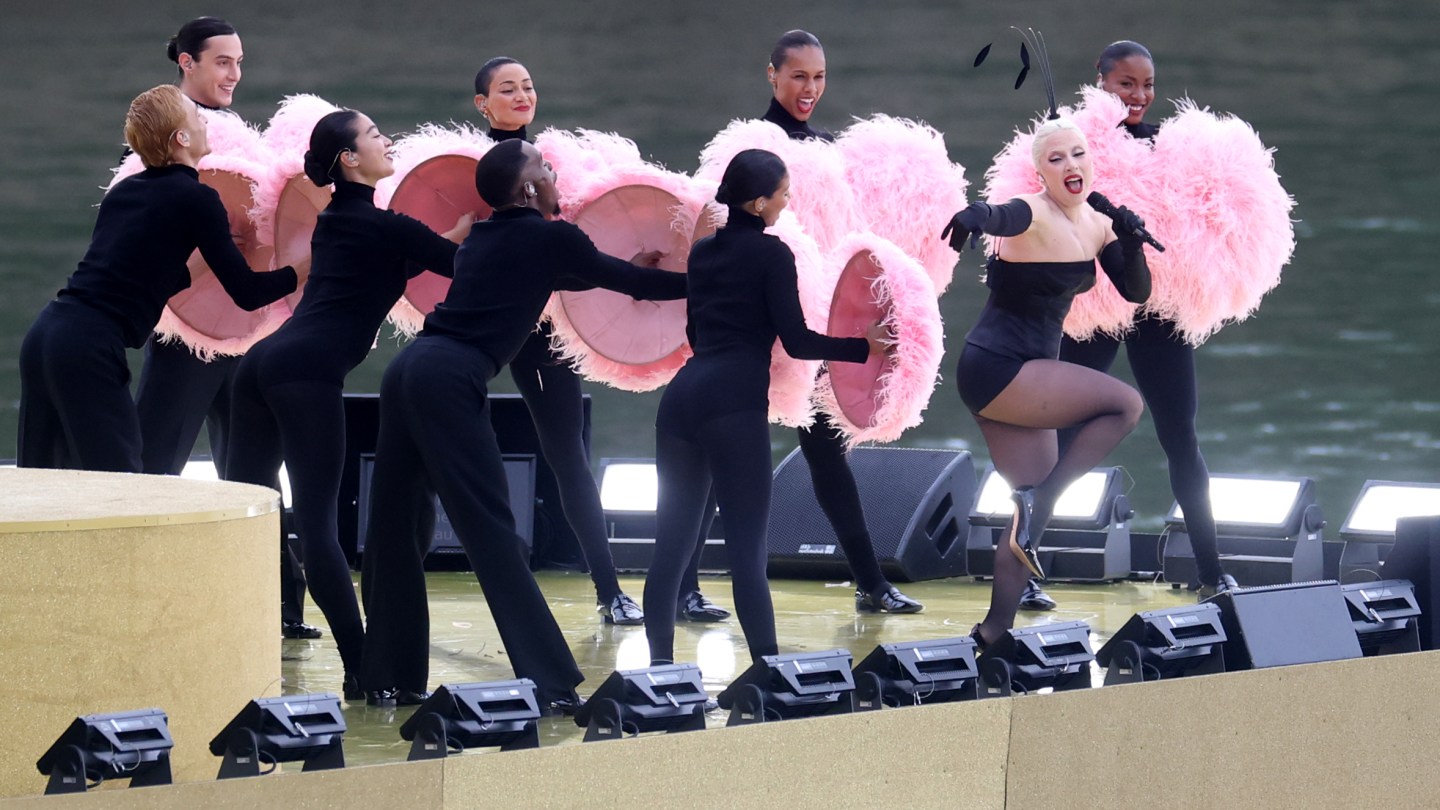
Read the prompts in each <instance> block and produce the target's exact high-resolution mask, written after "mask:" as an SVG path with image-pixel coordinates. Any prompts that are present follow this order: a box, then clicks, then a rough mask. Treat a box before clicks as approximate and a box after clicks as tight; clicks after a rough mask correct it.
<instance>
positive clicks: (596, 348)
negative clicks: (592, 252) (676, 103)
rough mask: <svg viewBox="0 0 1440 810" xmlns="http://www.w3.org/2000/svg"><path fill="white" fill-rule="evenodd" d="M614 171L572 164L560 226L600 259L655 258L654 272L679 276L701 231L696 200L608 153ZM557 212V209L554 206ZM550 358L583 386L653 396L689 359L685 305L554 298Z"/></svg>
mask: <svg viewBox="0 0 1440 810" xmlns="http://www.w3.org/2000/svg"><path fill="white" fill-rule="evenodd" d="M611 156H612V157H616V158H619V159H620V161H622V162H620V163H617V164H612V165H610V166H609V167H608V168H606V169H601V170H598V171H593V172H587V173H581V172H580V171H578V170H575V166H576V164H575V163H574V162H573V161H572V162H571V166H572V177H571V182H570V184H569V187H568V191H567V192H566V196H567V197H568V199H569V201H570V211H569V212H568V213H567V218H568V219H570V220H571V221H573V222H574V223H575V224H576V225H577V226H579V227H580V229H581V230H583V231H585V232H586V234H587V235H588V236H589V237H590V238H591V240H592V241H593V242H594V243H595V245H596V247H598V248H599V249H600V250H601V251H603V252H605V253H608V254H610V255H612V256H616V257H618V258H621V259H629V258H630V257H632V256H634V255H636V254H637V253H640V252H643V251H660V252H661V253H662V254H663V257H662V258H661V260H660V264H659V267H660V269H662V270H669V271H672V272H685V269H686V265H687V263H688V260H689V256H690V246H691V244H692V243H693V241H694V240H695V239H696V235H697V231H700V230H702V226H701V223H700V214H701V209H702V207H703V202H702V201H703V197H702V196H701V193H700V191H699V188H698V186H697V184H696V182H695V181H693V180H692V179H690V178H689V177H688V176H686V175H684V174H679V173H676V172H671V171H667V170H665V169H662V168H660V167H658V166H655V165H653V164H649V163H645V162H643V161H638V162H637V161H635V160H631V159H630V158H628V157H627V156H625V155H624V154H623V153H618V154H617V153H612V155H611ZM562 208H563V206H562ZM545 317H546V318H548V319H549V320H550V324H551V329H552V332H553V336H552V345H553V348H554V349H555V351H556V353H557V354H559V355H560V356H562V357H564V358H565V359H567V360H568V361H570V362H571V363H572V364H573V365H574V366H575V369H576V371H577V372H579V373H580V374H581V375H582V376H584V377H585V378H586V379H588V380H594V381H596V382H602V383H605V384H606V385H611V386H614V387H616V388H620V389H622V390H625V391H636V392H640V391H653V390H654V389H656V388H659V387H660V386H662V385H664V384H665V383H667V382H669V381H670V380H671V378H673V377H674V376H675V373H676V372H677V371H679V370H680V367H681V366H683V365H684V364H685V361H686V360H687V359H688V358H689V357H690V347H689V344H688V343H687V342H686V339H685V301H684V300H683V299H682V300H677V301H637V300H635V299H632V298H630V297H629V296H627V295H624V294H622V293H617V292H612V291H610V290H601V289H595V290H585V291H562V292H559V293H556V294H555V295H554V296H552V297H551V299H550V303H549V304H548V305H547V307H546V310H545Z"/></svg>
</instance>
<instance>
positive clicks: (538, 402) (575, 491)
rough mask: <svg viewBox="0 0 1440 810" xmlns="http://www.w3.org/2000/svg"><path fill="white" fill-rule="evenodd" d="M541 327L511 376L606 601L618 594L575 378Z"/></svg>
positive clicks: (512, 366) (514, 364)
mask: <svg viewBox="0 0 1440 810" xmlns="http://www.w3.org/2000/svg"><path fill="white" fill-rule="evenodd" d="M547 334H548V332H546V331H541V332H537V333H535V334H532V335H531V336H530V338H529V340H528V341H526V343H525V346H524V347H523V348H522V349H521V350H520V353H519V354H518V355H516V357H515V359H514V360H512V361H511V362H510V376H511V377H512V378H513V379H514V380H515V387H516V389H518V390H519V391H520V396H521V398H523V399H524V400H525V407H527V408H529V409H530V419H531V420H532V421H533V422H534V423H535V433H536V435H538V436H539V437H540V452H541V453H543V454H544V455H545V463H546V464H547V465H549V467H550V471H551V472H553V473H554V474H555V483H556V484H557V485H558V486H559V488H560V508H561V509H563V510H564V512H565V520H566V521H567V522H568V523H569V524H570V528H571V530H573V531H574V532H575V537H576V539H577V540H579V541H580V551H581V553H583V554H584V555H585V563H586V565H587V566H588V567H589V568H590V579H591V581H593V582H594V583H595V593H596V595H598V596H599V597H600V601H601V602H603V603H605V604H609V603H610V601H611V600H612V599H614V598H615V597H616V596H619V595H620V581H619V580H618V579H616V577H615V561H614V559H613V558H612V557H611V556H610V538H609V537H608V536H607V535H606V533H605V513H604V511H603V510H602V509H601V506H600V489H599V487H598V486H596V484H595V476H594V475H593V474H592V473H591V472H590V458H589V456H588V455H587V454H586V452H585V437H584V429H585V411H584V400H583V398H582V392H581V390H580V376H579V375H578V374H576V373H575V370H574V369H572V368H571V367H570V366H569V365H567V364H565V363H563V362H561V361H559V360H557V359H556V358H555V357H554V355H553V354H552V353H551V351H550V345H549V340H548V339H547V338H546V337H545V336H546V335H547Z"/></svg>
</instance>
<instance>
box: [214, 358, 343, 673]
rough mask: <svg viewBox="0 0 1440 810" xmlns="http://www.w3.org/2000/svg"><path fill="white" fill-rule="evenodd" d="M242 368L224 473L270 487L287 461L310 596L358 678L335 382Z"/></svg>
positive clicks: (340, 407)
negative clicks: (341, 509)
mask: <svg viewBox="0 0 1440 810" xmlns="http://www.w3.org/2000/svg"><path fill="white" fill-rule="evenodd" d="M247 369H248V370H251V371H253V367H249V366H248V364H242V365H241V368H240V372H239V374H238V375H237V384H236V390H235V396H234V399H233V401H232V403H231V410H230V413H231V418H232V419H233V422H232V423H231V430H232V431H233V437H234V438H233V439H232V440H231V442H230V448H229V458H228V459H227V460H226V468H225V478H226V480H229V481H240V482H243V483H247V484H259V485H261V486H273V485H274V484H273V483H272V482H273V481H274V480H275V477H276V472H277V471H278V470H279V469H280V463H281V462H282V461H283V462H285V468H286V471H287V472H288V474H289V477H290V494H291V499H292V502H293V504H294V507H293V512H294V519H295V533H296V534H297V535H298V536H299V538H300V543H301V548H303V549H304V554H303V556H304V559H305V577H306V580H307V582H308V585H309V587H310V595H311V596H312V597H314V598H315V604H316V605H317V606H319V608H320V612H322V613H324V614H325V619H326V621H328V622H329V624H330V632H331V634H332V635H333V636H334V637H335V645H336V646H337V647H338V648H339V649H340V658H341V660H342V661H343V662H344V665H345V671H346V672H347V673H349V674H355V675H358V674H359V672H360V659H361V647H362V645H363V643H364V639H365V629H364V625H363V624H362V623H361V620H360V606H359V603H358V602H357V601H356V599H355V587H354V584H353V583H352V582H351V579H350V565H349V563H347V562H346V560H345V553H344V552H343V551H341V549H340V536H339V534H340V530H339V527H338V525H337V523H336V521H337V515H336V512H337V501H338V499H339V496H340V473H341V470H342V469H343V468H344V463H345V407H344V402H343V399H342V395H341V390H340V386H338V385H334V384H332V383H324V382H314V381H308V380H302V381H296V382H288V383H281V384H279V385H272V386H266V387H261V386H260V385H259V384H258V383H257V382H256V381H255V380H254V378H253V377H251V378H250V379H246V377H247V374H246V372H247Z"/></svg>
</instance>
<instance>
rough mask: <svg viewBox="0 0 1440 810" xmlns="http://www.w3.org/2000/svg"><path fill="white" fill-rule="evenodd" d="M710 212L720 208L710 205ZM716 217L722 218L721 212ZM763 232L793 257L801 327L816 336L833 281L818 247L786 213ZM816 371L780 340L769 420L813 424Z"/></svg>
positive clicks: (772, 371)
mask: <svg viewBox="0 0 1440 810" xmlns="http://www.w3.org/2000/svg"><path fill="white" fill-rule="evenodd" d="M710 208H711V209H712V210H714V209H717V208H721V207H720V206H710ZM718 215H719V216H721V217H723V216H724V211H723V210H720V211H719V212H718ZM766 233H770V234H773V235H774V236H776V237H779V239H780V241H782V242H784V243H785V245H786V247H788V248H790V252H791V253H792V254H794V256H795V280H796V283H797V287H798V290H799V294H800V311H801V312H803V313H804V314H805V325H806V326H808V327H810V328H811V329H812V330H814V331H816V332H820V333H822V334H823V333H824V332H825V319H826V317H827V315H828V314H829V309H830V292H831V289H832V288H833V287H834V282H833V281H828V282H827V280H828V277H829V275H830V274H829V273H828V272H827V271H826V267H825V261H824V256H823V254H821V252H820V246H819V245H818V244H817V243H816V241H815V239H814V238H813V237H811V236H810V234H809V232H808V231H807V230H806V229H805V228H804V227H803V226H802V225H801V224H800V220H799V219H798V218H797V217H795V216H793V215H792V214H791V213H790V212H789V211H788V210H787V211H784V212H782V213H781V214H780V221H778V222H776V223H775V225H774V226H772V227H770V228H768V229H767V230H766ZM819 372H820V363H819V362H818V361H815V360H797V359H795V358H793V357H791V356H790V355H789V353H787V352H786V351H785V347H784V345H782V344H781V343H780V341H778V340H777V341H775V348H774V349H772V350H771V353H770V412H769V417H770V421H771V422H774V423H776V424H779V425H785V426H787V427H807V426H809V425H811V424H813V423H814V421H815V403H814V399H813V397H812V393H813V392H814V390H815V375H816V374H818V373H819Z"/></svg>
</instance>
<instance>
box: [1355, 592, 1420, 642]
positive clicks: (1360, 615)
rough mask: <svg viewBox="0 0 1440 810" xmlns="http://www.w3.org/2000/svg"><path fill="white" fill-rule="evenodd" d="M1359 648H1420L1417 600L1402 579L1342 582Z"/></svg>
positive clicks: (1418, 604)
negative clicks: (1349, 583)
mask: <svg viewBox="0 0 1440 810" xmlns="http://www.w3.org/2000/svg"><path fill="white" fill-rule="evenodd" d="M1340 592H1341V593H1342V594H1344V595H1345V604H1346V605H1347V606H1349V608H1350V620H1351V623H1352V625H1353V626H1354V628H1355V637H1356V638H1357V639H1358V640H1359V641H1360V651H1361V652H1362V653H1364V654H1365V655H1387V654H1390V653H1401V652H1419V651H1420V632H1419V622H1418V619H1419V618H1420V615H1421V614H1420V603H1419V602H1417V601H1415V586H1414V585H1413V584H1411V583H1410V581H1409V580H1405V579H1382V580H1380V581H1379V582H1357V583H1354V584H1352V585H1341V586H1340Z"/></svg>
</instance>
